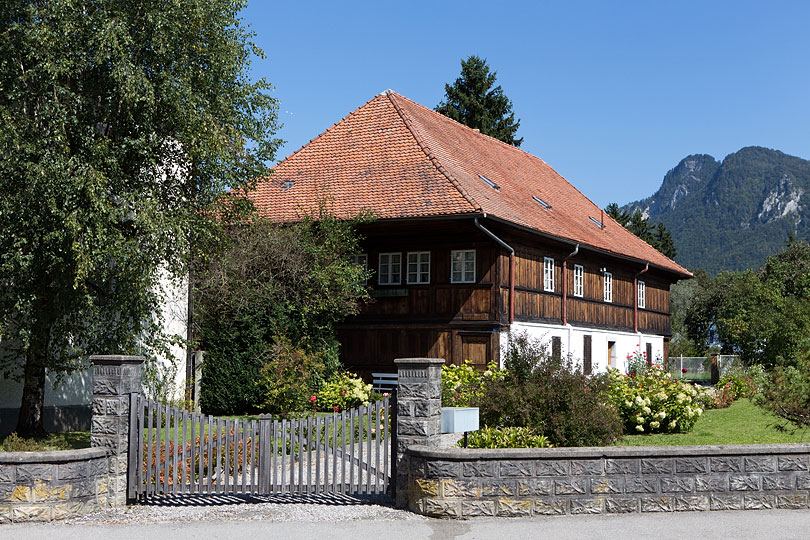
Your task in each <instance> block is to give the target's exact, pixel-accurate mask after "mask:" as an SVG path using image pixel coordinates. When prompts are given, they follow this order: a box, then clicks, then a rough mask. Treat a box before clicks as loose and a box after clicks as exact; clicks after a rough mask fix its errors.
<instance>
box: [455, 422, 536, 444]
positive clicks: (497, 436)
mask: <svg viewBox="0 0 810 540" xmlns="http://www.w3.org/2000/svg"><path fill="white" fill-rule="evenodd" d="M463 445H464V441H463V440H461V441H459V442H458V444H457V445H456V446H463ZM467 447H468V448H549V447H551V444H550V443H549V442H548V439H547V438H546V437H545V436H544V435H542V434H541V433H538V432H537V431H535V430H534V429H532V428H529V427H503V428H491V427H487V426H484V427H482V428H481V429H479V430H478V431H473V432H470V434H469V436H468V439H467Z"/></svg>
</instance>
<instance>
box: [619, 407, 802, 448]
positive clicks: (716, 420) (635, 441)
mask: <svg viewBox="0 0 810 540" xmlns="http://www.w3.org/2000/svg"><path fill="white" fill-rule="evenodd" d="M778 421H779V419H778V418H777V417H775V416H773V415H771V414H769V413H767V412H766V411H764V410H762V409H761V408H759V407H757V406H755V405H754V404H753V403H751V402H750V401H749V400H747V399H739V400H737V401H735V402H734V403H733V404H732V405H731V406H730V407H727V408H724V409H720V410H707V411H705V412H704V413H703V414H702V415H701V417H700V421H699V422H698V423H697V424H695V427H693V428H692V429H691V431H689V432H688V433H654V434H652V435H650V434H640V435H626V436H625V437H624V438H623V439H622V440H621V441H619V444H620V445H622V446H685V445H690V446H694V445H706V444H711V445H721V444H722V445H725V444H778V443H794V442H810V431H808V430H801V431H799V432H797V433H788V432H785V431H780V430H779V429H777V422H778Z"/></svg>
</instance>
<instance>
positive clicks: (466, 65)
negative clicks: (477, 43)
mask: <svg viewBox="0 0 810 540" xmlns="http://www.w3.org/2000/svg"><path fill="white" fill-rule="evenodd" d="M495 76H496V72H494V71H493V72H490V70H489V66H488V65H487V61H486V60H484V59H481V58H479V57H477V56H470V57H469V58H467V59H466V60H462V61H461V76H460V77H459V78H457V79H456V82H454V83H453V84H452V85H450V84H445V85H444V100H443V101H441V102H440V103H439V105H438V106H436V111H437V112H440V113H442V114H443V115H445V116H447V117H448V118H452V119H453V120H455V121H456V122H460V123H462V124H464V125H466V126H469V127H471V128H474V129H478V130H480V131H481V133H483V134H485V135H489V136H490V137H494V138H496V139H499V140H501V141H503V142H505V143H508V144H511V145H514V146H520V143H522V142H523V137H521V138H519V139H516V138H515V133H516V132H517V130H518V128H519V127H520V120H515V114H514V113H513V112H512V101H511V100H510V99H509V98H507V97H506V96H505V95H504V94H503V89H502V88H501V86H500V85H498V86H494V85H495Z"/></svg>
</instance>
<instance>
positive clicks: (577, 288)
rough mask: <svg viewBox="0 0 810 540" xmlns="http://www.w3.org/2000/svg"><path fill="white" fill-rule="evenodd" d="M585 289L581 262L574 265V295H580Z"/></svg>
mask: <svg viewBox="0 0 810 540" xmlns="http://www.w3.org/2000/svg"><path fill="white" fill-rule="evenodd" d="M584 291H585V268H583V267H582V265H581V264H575V265H574V296H582V295H583V294H584Z"/></svg>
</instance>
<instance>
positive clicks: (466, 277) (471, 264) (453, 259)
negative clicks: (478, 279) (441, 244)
mask: <svg viewBox="0 0 810 540" xmlns="http://www.w3.org/2000/svg"><path fill="white" fill-rule="evenodd" d="M450 282H451V283H475V250H474V249H454V250H453V251H451V252H450Z"/></svg>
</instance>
